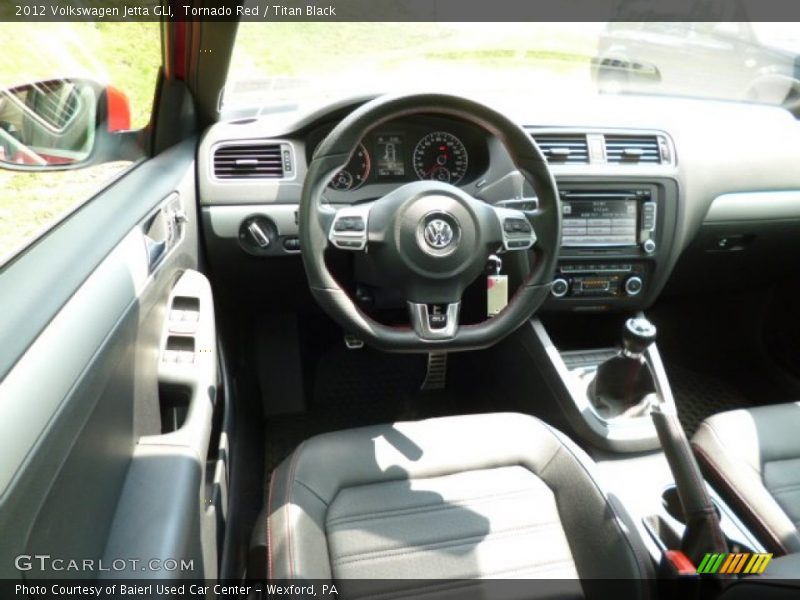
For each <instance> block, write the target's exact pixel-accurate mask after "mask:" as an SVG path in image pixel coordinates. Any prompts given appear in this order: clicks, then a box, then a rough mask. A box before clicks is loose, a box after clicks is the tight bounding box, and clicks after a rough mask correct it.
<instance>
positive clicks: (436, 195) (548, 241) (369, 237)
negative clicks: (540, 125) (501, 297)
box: [298, 94, 561, 352]
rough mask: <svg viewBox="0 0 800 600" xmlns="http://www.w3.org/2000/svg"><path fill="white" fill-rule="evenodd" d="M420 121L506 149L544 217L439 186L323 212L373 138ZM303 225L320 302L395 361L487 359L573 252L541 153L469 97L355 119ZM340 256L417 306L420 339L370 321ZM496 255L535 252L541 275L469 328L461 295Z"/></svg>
mask: <svg viewBox="0 0 800 600" xmlns="http://www.w3.org/2000/svg"><path fill="white" fill-rule="evenodd" d="M413 114H427V115H430V114H436V115H446V116H451V117H458V118H461V119H462V120H465V121H467V122H470V123H473V124H475V125H477V126H479V127H482V128H483V129H484V130H486V131H488V132H489V133H491V134H493V135H494V136H495V137H497V139H498V140H500V142H501V143H503V145H504V146H505V148H506V150H507V151H508V153H509V155H510V157H511V160H512V161H513V163H514V165H515V166H516V168H517V169H518V170H519V172H520V173H521V174H522V176H523V177H524V178H525V179H526V180H527V181H528V182H530V184H531V185H532V186H533V188H534V190H535V192H536V196H537V198H538V205H537V207H536V209H535V210H532V211H525V212H523V211H521V210H514V209H510V208H505V207H500V206H493V205H491V204H487V203H486V202H483V201H481V200H478V199H476V198H473V197H472V196H470V195H469V194H467V193H465V192H464V191H463V190H461V189H459V188H457V187H456V186H454V185H450V184H446V183H441V182H436V181H416V182H414V183H408V184H406V185H403V186H400V187H398V188H397V189H395V190H394V191H392V192H390V193H389V194H387V195H385V196H383V197H382V198H379V199H378V200H375V201H373V202H369V203H365V204H358V205H354V206H348V207H343V208H340V209H339V210H335V209H334V208H333V207H331V206H330V205H327V204H323V201H322V198H323V194H324V192H325V189H326V187H327V186H328V183H329V182H330V180H331V178H332V177H333V176H334V175H335V174H336V173H337V172H338V171H339V170H340V169H341V168H343V167H344V165H346V164H347V162H348V160H349V158H350V156H351V154H352V153H353V152H354V151H355V150H356V147H357V145H358V144H359V143H360V141H361V140H362V139H363V137H364V136H365V135H366V134H367V133H368V131H370V130H371V129H374V128H375V127H378V126H380V125H381V124H382V123H385V122H387V121H390V120H392V119H396V118H398V117H403V116H408V115H413ZM298 224H299V236H300V245H301V247H302V250H303V251H302V258H303V263H304V265H305V270H306V275H307V277H308V282H309V286H310V289H311V293H312V295H313V296H314V298H315V299H316V301H317V302H318V303H319V304H320V306H321V307H322V308H323V309H324V310H325V311H326V312H327V313H328V314H329V315H330V316H331V317H332V318H333V319H334V320H335V321H337V322H338V323H339V324H340V325H341V326H342V327H343V328H344V329H345V330H346V331H348V332H349V333H352V334H354V335H355V336H357V337H359V338H360V339H361V340H363V341H364V342H365V343H367V344H369V345H371V346H373V347H376V348H378V349H381V350H385V351H390V352H443V351H457V350H476V349H480V348H486V347H488V346H491V345H493V344H495V343H497V342H499V341H500V340H501V339H502V338H504V337H505V336H506V335H508V334H509V333H511V332H513V331H515V330H516V329H518V328H519V327H520V326H521V325H522V324H523V323H525V321H526V320H528V319H529V318H530V317H531V316H532V315H533V314H534V313H535V312H536V310H537V309H538V308H539V307H540V306H541V304H542V303H543V302H544V300H545V299H546V298H547V294H548V293H549V291H550V283H551V280H552V277H553V273H554V271H555V266H556V260H557V258H558V249H559V246H560V241H561V205H560V201H559V195H558V189H557V187H556V183H555V180H554V179H553V176H552V174H551V172H550V170H549V169H548V167H547V162H546V160H545V158H544V156H543V155H542V153H541V151H540V150H539V148H538V147H537V145H536V143H535V142H534V141H533V139H532V138H531V136H530V135H529V134H528V133H527V132H525V130H523V129H522V128H521V127H520V126H519V125H517V124H515V123H513V122H512V121H510V120H509V119H508V118H506V117H505V116H503V115H502V114H500V113H498V112H496V111H494V110H493V109H490V108H488V107H486V106H483V105H482V104H479V103H477V102H474V101H471V100H467V99H464V98H460V97H457V96H450V95H443V94H415V95H403V96H382V97H379V98H376V99H375V100H372V101H371V102H368V103H366V104H364V105H362V106H361V107H360V108H358V109H356V110H355V111H353V112H352V113H350V115H348V116H347V117H346V118H345V119H344V120H342V121H341V122H340V123H339V124H338V125H337V126H336V127H335V128H334V129H333V130H332V131H331V132H330V134H328V136H327V137H326V138H325V139H324V140H323V141H322V142H321V143H320V144H319V146H318V147H317V149H316V151H315V152H314V156H313V158H312V161H311V164H310V165H309V168H308V173H307V175H306V179H305V184H304V186H303V195H302V200H301V202H300V210H299V223H298ZM330 247H333V248H335V249H338V250H341V251H347V252H363V253H366V254H365V258H366V259H367V260H368V261H369V262H370V263H371V265H370V266H371V267H372V268H373V269H375V270H377V272H379V273H381V274H382V276H383V278H384V280H386V281H388V282H391V286H392V288H393V289H394V290H395V291H399V292H400V293H401V294H402V295H403V297H404V298H405V300H406V302H407V304H408V310H409V316H410V320H411V327H396V326H390V325H384V324H381V323H379V322H377V321H376V320H375V319H373V318H372V317H370V316H369V315H367V314H365V313H364V312H363V311H362V310H360V309H359V308H358V306H357V305H356V304H355V303H354V302H353V300H352V299H351V298H350V296H349V295H348V293H347V292H345V291H344V290H343V289H342V286H341V285H340V284H339V282H337V281H336V279H335V277H334V276H333V275H332V274H331V272H330V271H329V269H328V267H327V265H326V262H325V251H326V250H327V249H328V248H330ZM496 252H525V253H530V252H533V255H534V256H533V261H532V265H533V266H532V268H531V269H530V272H529V273H528V275H527V278H526V279H525V280H524V281H523V283H522V284H521V285H520V286H519V288H518V289H517V291H516V293H515V294H514V295H513V296H512V298H511V299H510V301H509V303H508V305H507V306H506V307H505V308H504V309H503V310H502V311H500V312H499V313H498V314H497V315H496V316H494V317H492V318H489V319H487V320H485V321H483V322H481V323H478V324H470V325H463V326H461V325H459V310H460V306H461V295H462V293H463V292H464V289H465V288H466V287H467V286H468V285H470V284H471V283H472V282H473V281H475V279H476V278H477V277H478V276H480V275H481V274H483V273H485V269H486V264H487V261H488V258H489V256H490V255H491V254H493V253H496ZM526 264H528V265H530V264H531V261H527V263H526Z"/></svg>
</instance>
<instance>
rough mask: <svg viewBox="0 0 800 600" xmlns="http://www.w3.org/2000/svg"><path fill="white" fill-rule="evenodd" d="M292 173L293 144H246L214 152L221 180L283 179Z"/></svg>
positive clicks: (230, 146) (222, 147) (223, 147)
mask: <svg viewBox="0 0 800 600" xmlns="http://www.w3.org/2000/svg"><path fill="white" fill-rule="evenodd" d="M291 172H292V153H291V150H290V147H289V144H280V143H278V144H274V143H273V144H266V143H259V142H245V143H241V144H224V145H220V146H218V147H217V149H216V150H215V151H214V176H215V177H216V178H217V179H282V178H285V177H287V176H289V175H290V174H291Z"/></svg>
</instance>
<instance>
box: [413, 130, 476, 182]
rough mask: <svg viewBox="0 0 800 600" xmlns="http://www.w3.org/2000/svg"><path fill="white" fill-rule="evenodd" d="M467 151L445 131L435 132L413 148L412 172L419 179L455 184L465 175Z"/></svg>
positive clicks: (461, 143)
mask: <svg viewBox="0 0 800 600" xmlns="http://www.w3.org/2000/svg"><path fill="white" fill-rule="evenodd" d="M467 160H468V157H467V149H466V148H465V147H464V144H463V142H462V141H461V140H460V139H458V138H457V137H456V136H454V135H453V134H451V133H447V132H446V131H435V132H433V133H429V134H428V135H426V136H425V137H424V138H422V139H421V140H420V141H419V143H418V144H417V147H416V148H414V171H415V172H416V174H417V177H419V178H420V179H433V180H434V181H443V182H445V183H453V184H456V183H458V182H459V181H461V180H462V179H463V178H464V175H465V174H466V173H467Z"/></svg>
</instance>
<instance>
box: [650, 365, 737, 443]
mask: <svg viewBox="0 0 800 600" xmlns="http://www.w3.org/2000/svg"><path fill="white" fill-rule="evenodd" d="M666 370H667V377H668V378H669V381H670V385H671V387H672V394H673V396H675V404H676V405H677V407H678V418H679V419H680V421H681V425H683V429H684V431H686V435H688V436H689V437H691V436H692V435H694V432H695V431H697V428H698V427H699V426H700V423H701V422H702V421H703V420H704V419H706V418H707V417H710V416H711V415H713V414H716V413H719V412H724V411H727V410H734V409H737V408H747V407H749V406H750V403H749V402H748V401H747V398H745V396H744V395H743V394H742V393H741V392H739V390H737V389H736V388H735V387H734V386H732V385H731V384H729V383H727V382H725V381H724V380H722V379H719V378H717V377H713V376H710V375H706V374H705V373H697V372H696V371H692V370H690V369H686V368H684V367H680V366H678V365H675V364H667V365H666Z"/></svg>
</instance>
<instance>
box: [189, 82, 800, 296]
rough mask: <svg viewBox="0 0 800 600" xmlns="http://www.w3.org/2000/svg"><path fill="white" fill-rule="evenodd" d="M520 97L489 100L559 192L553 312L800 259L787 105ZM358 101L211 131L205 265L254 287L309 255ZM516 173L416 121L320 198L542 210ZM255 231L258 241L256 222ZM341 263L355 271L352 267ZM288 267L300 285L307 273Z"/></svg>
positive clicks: (204, 205) (473, 144) (792, 123)
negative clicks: (305, 227)
mask: <svg viewBox="0 0 800 600" xmlns="http://www.w3.org/2000/svg"><path fill="white" fill-rule="evenodd" d="M524 100H525V101H524V102H523V101H518V102H514V103H513V104H511V105H509V106H503V105H498V104H494V107H495V108H498V109H499V110H500V111H501V112H503V113H504V114H506V115H508V116H509V117H511V118H512V119H514V120H515V121H516V122H518V123H520V124H521V125H522V126H523V127H524V128H525V129H526V130H527V131H528V132H529V133H530V135H531V136H532V137H533V138H534V139H535V140H536V141H537V143H538V144H539V145H540V148H541V149H542V150H543V152H544V153H545V156H546V158H547V159H548V162H549V163H550V165H549V166H550V169H551V172H552V173H553V175H554V177H555V179H556V182H557V185H558V188H559V190H560V193H561V196H562V198H561V199H562V207H563V210H564V211H565V212H564V214H563V224H562V246H561V251H560V255H559V264H558V270H557V272H556V276H555V279H554V282H553V293H552V297H551V299H550V301H548V303H547V304H546V305H545V307H544V308H545V309H550V310H569V311H587V310H589V311H606V310H638V309H644V308H647V307H648V306H650V305H652V304H653V303H654V302H655V301H656V299H657V298H658V297H659V295H660V294H661V293H662V292H664V290H665V288H667V284H668V283H669V284H670V288H671V289H672V288H675V289H679V288H680V286H681V285H683V286H684V287H685V288H686V289H689V290H695V289H701V288H702V287H703V286H720V285H723V283H721V282H722V281H723V280H724V279H726V278H727V279H726V281H727V282H728V283H729V282H731V281H734V282H737V283H741V284H742V285H752V284H753V283H754V282H756V281H758V280H759V278H761V279H767V278H768V277H772V276H774V275H777V274H775V273H774V271H775V269H777V268H778V266H779V265H780V264H781V259H780V257H781V256H782V255H785V254H786V253H787V252H789V251H790V250H792V249H797V250H800V248H797V246H798V240H800V236H797V235H796V233H797V231H798V230H800V171H798V170H797V169H796V168H795V162H796V160H797V148H798V147H800V125H799V124H798V122H797V120H795V118H794V117H793V116H792V115H791V114H790V113H788V112H787V111H785V110H783V109H780V108H777V107H767V106H758V105H748V104H740V103H725V102H717V101H711V100H693V99H678V98H655V97H624V96H612V97H602V96H601V97H597V98H596V99H595V100H593V101H592V102H591V103H589V104H581V103H569V102H567V103H561V104H558V105H537V104H535V103H533V102H528V101H527V99H524ZM363 101H364V99H359V100H345V101H343V102H341V103H338V104H333V105H328V106H323V107H321V108H319V109H316V110H311V111H308V112H304V113H277V114H275V115H261V116H258V117H247V118H239V119H235V120H231V121H227V122H220V123H217V124H215V125H214V126H212V127H211V128H210V129H209V130H208V131H207V132H206V134H205V135H204V137H203V139H202V140H201V143H200V146H199V149H198V162H197V171H198V183H199V193H200V204H201V212H202V219H203V228H204V233H205V235H206V240H207V243H208V250H209V260H210V262H211V263H212V265H214V264H216V265H217V267H218V268H219V269H220V270H222V271H225V272H226V273H229V274H230V277H231V278H232V279H235V280H236V281H235V282H233V283H236V284H237V285H238V284H241V283H242V282H243V281H250V280H261V279H262V278H263V277H264V272H265V269H266V270H270V269H278V270H282V271H281V272H283V270H285V268H286V269H288V268H289V267H285V268H284V267H283V266H279V265H282V264H286V263H285V262H284V261H285V259H287V258H290V257H292V256H296V255H297V254H299V253H300V252H301V248H300V247H299V242H298V238H297V209H298V204H299V201H300V196H301V193H302V188H303V181H304V178H305V174H306V171H307V168H308V165H309V163H310V161H311V158H312V156H313V153H314V150H315V149H316V147H317V146H318V145H319V143H320V142H321V141H322V140H323V139H324V138H325V136H326V135H327V134H328V133H329V132H330V131H331V130H332V128H333V127H335V126H336V124H337V123H338V122H339V121H340V120H341V119H342V118H343V117H344V116H346V115H347V114H348V113H349V112H350V111H352V110H353V109H355V108H356V107H358V106H359V105H360V104H361V103H362V102H363ZM242 152H245V153H244V154H242ZM246 152H250V153H251V154H252V153H254V152H255V153H258V152H261V153H262V155H258V156H257V157H256V158H257V160H259V161H260V160H263V164H264V165H267V166H266V167H265V169H267V170H266V171H261V170H258V169H257V170H252V171H248V170H247V169H243V170H241V171H237V170H236V161H237V160H242V158H243V159H244V160H243V161H242V162H243V163H244V164H249V163H251V162H252V160H253V157H252V156H250V154H246ZM226 153H227V154H226ZM237 157H238V158H237ZM258 164H259V165H260V164H261V163H258ZM231 165H234V166H233V167H231ZM226 169H227V171H226ZM259 169H260V166H259ZM269 169H272V170H269ZM231 172H232V174H231ZM514 172H515V169H514V165H513V163H512V162H511V160H510V157H509V156H508V154H507V152H506V151H505V148H504V147H503V146H502V144H501V143H500V142H499V140H497V139H496V138H495V137H494V136H492V135H491V134H489V133H488V132H486V131H484V130H482V129H481V128H478V127H476V126H474V125H472V124H470V123H467V122H464V121H462V120H459V119H457V118H451V117H441V116H435V115H429V114H420V115H413V116H409V117H405V118H402V119H398V120H395V121H391V122H388V123H383V124H381V125H379V126H377V127H376V128H375V129H373V130H372V131H370V132H369V133H368V134H367V135H366V136H365V137H364V139H362V140H361V142H360V144H359V146H358V148H357V150H356V151H355V152H354V154H353V156H352V157H351V158H350V160H349V162H348V163H347V164H346V165H345V166H344V167H343V168H342V170H341V171H340V172H338V173H336V174H335V175H334V177H333V179H332V181H331V183H330V184H329V186H328V188H327V189H326V191H325V199H326V200H327V201H328V202H329V203H330V204H332V205H335V206H345V205H353V204H359V203H361V202H367V201H370V200H374V199H376V198H379V197H381V196H383V195H385V194H387V193H389V192H391V191H392V190H393V189H395V188H396V187H397V186H400V185H403V184H405V183H409V182H413V181H417V180H420V179H433V180H438V181H445V182H448V183H451V184H453V185H457V186H458V187H460V188H461V189H462V190H464V191H465V192H467V193H469V194H471V195H472V196H473V197H476V198H479V199H481V200H484V201H485V202H489V203H492V204H498V203H501V202H509V201H513V202H516V203H517V204H515V205H514V207H515V208H521V209H523V210H527V209H531V208H535V202H536V199H535V197H533V196H534V194H533V191H532V189H531V188H530V187H529V186H526V185H524V184H522V183H520V180H519V178H516V179H515V178H514ZM253 223H255V224H256V226H257V228H258V229H260V230H261V231H263V233H264V237H265V238H266V244H265V245H264V246H261V245H259V243H258V242H257V241H256V240H254V239H253V237H252V235H251V232H250V231H249V229H248V228H249V227H250V226H251V225H252V224H253ZM348 258H349V259H350V260H352V261H353V262H355V263H356V264H355V265H354V266H352V267H351V268H350V270H349V272H350V273H351V274H353V275H354V277H358V274H359V266H358V264H357V261H358V259H357V258H356V257H353V256H351V257H348ZM273 259H275V260H273ZM293 265H294V266H293V267H292V268H294V269H295V270H296V271H299V272H300V274H301V276H300V279H299V281H300V282H302V266H301V265H300V264H298V263H293ZM717 275H719V276H718V277H717ZM734 275H735V277H734ZM284 292H285V290H284Z"/></svg>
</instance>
